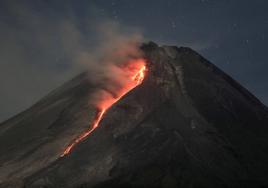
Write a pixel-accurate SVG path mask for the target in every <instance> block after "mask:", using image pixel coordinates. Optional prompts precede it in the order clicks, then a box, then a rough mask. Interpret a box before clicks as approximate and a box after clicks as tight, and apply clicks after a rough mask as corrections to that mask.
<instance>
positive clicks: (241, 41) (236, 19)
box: [0, 0, 268, 122]
mask: <svg viewBox="0 0 268 188" xmlns="http://www.w3.org/2000/svg"><path fill="white" fill-rule="evenodd" d="M23 2H24V3H23ZM267 10H268V1H267V0H256V1H252V0H185V1H180V0H118V1H116V0H95V1H85V0H76V1H67V0H66V1H53V0H51V1H48V0H43V1H40V0H33V1H8V0H7V1H3V0H1V1H0V41H1V42H0V86H1V88H0V122H1V121H3V120H5V119H7V118H9V117H11V116H13V115H15V114H17V113H18V112H20V111H22V110H24V109H26V108H27V107H29V106H31V105H32V104H34V103H35V102H36V101H38V100H39V99H40V98H42V97H43V96H45V95H46V94H47V93H48V92H49V91H51V90H53V89H55V88H56V87H58V86H60V85H61V84H62V83H64V82H66V81H68V80H69V79H70V78H72V77H74V76H75V75H77V74H78V73H79V72H80V71H81V69H80V67H79V66H77V65H76V64H74V63H73V59H74V58H73V57H74V53H75V52H77V51H79V49H82V48H83V49H88V50H91V49H92V46H94V45H95V44H96V43H98V40H97V39H96V36H97V35H98V33H97V32H96V30H94V28H95V27H96V25H98V24H99V23H100V22H105V21H107V20H109V21H112V22H118V24H120V27H121V28H132V29H133V30H137V31H139V32H140V33H143V36H144V40H145V41H149V40H152V41H155V42H157V43H158V44H166V45H176V46H187V47H191V48H192V49H194V50H196V51H197V52H198V53H200V54H201V55H203V56H204V57H205V58H206V59H208V60H209V61H211V62H212V63H213V64H215V65H216V66H218V67H219V68H221V69H222V70H223V71H225V72H226V73H228V74H229V75H231V76H232V77H233V78H234V79H235V80H237V81H238V82H240V83H241V84H242V85H243V86H244V87H246V88H247V89H248V90H249V91H251V92H252V93H253V94H254V95H255V96H257V97H258V98H259V99H260V100H261V101H262V102H263V103H264V104H266V105H267V104H268V74H267V71H268V52H267V43H268V35H267V34H268V11H267ZM102 42H103V41H102Z"/></svg>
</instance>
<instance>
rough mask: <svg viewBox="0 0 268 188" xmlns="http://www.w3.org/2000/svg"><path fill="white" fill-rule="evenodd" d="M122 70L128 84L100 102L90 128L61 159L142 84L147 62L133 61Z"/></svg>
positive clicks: (68, 147)
mask: <svg viewBox="0 0 268 188" xmlns="http://www.w3.org/2000/svg"><path fill="white" fill-rule="evenodd" d="M122 69H123V71H126V72H127V75H128V77H126V78H127V79H129V80H128V81H127V82H126V84H125V85H123V87H122V88H121V89H119V90H118V91H117V93H116V97H113V96H107V97H106V98H104V99H103V100H102V101H100V102H99V103H100V104H99V105H98V109H99V110H98V112H97V114H96V116H95V118H94V121H93V123H92V125H91V126H90V128H89V129H88V130H86V131H85V132H84V133H82V134H81V135H80V136H79V137H77V138H76V139H75V140H74V141H73V142H72V143H70V144H69V145H68V146H67V147H66V148H65V150H64V152H63V153H62V154H61V157H64V156H65V155H67V154H69V153H70V152H71V150H72V149H73V148H74V146H75V145H76V144H78V143H79V142H81V141H82V140H84V139H85V138H86V137H87V136H88V135H89V134H90V133H92V132H93V131H94V130H95V129H96V128H97V127H98V125H99V123H100V121H101V120H102V118H103V115H104V114H105V112H106V111H107V110H108V109H109V108H110V107H111V106H112V105H113V104H114V103H116V102H117V101H118V100H119V99H120V98H122V97H123V96H124V95H125V94H127V93H128V92H129V91H131V90H132V89H134V88H135V87H136V86H138V85H140V84H141V83H142V81H143V79H144V77H145V72H146V65H145V60H144V59H137V60H132V61H130V62H129V63H128V64H127V65H126V67H123V68H122Z"/></svg>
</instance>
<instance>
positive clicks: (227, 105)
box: [0, 42, 268, 188]
mask: <svg viewBox="0 0 268 188" xmlns="http://www.w3.org/2000/svg"><path fill="white" fill-rule="evenodd" d="M141 50H142V51H143V53H144V56H145V58H146V60H147V69H148V70H147V73H146V77H145V79H144V80H143V82H142V84H140V85H139V86H137V87H136V88H134V89H133V90H131V91H130V92H129V93H127V94H126V95H125V96H124V97H122V98H121V99H120V100H119V101H117V102H116V103H115V104H114V105H113V106H112V107H111V108H110V109H109V110H108V111H107V112H106V114H105V116H104V117H103V119H102V120H101V122H100V124H99V126H98V127H97V128H96V129H95V130H94V132H92V133H91V135H89V136H88V137H87V138H86V139H84V140H83V141H82V142H80V143H79V144H77V145H76V147H74V148H73V150H72V152H71V153H70V154H68V155H66V156H64V157H59V156H60V155H61V154H62V152H63V151H64V148H65V147H66V146H67V145H68V144H69V143H70V142H71V141H72V140H74V139H75V138H76V137H77V136H78V135H80V134H81V133H82V132H83V131H85V130H86V129H88V126H89V122H91V121H92V120H93V118H94V115H95V114H96V109H95V108H94V107H93V106H91V105H89V103H88V101H89V100H90V99H89V98H90V95H89V93H92V92H94V90H95V89H96V87H97V86H96V85H94V83H90V81H89V80H88V79H87V76H86V73H83V74H81V75H79V76H77V77H76V78H74V79H73V80H71V81H69V82H67V83H66V84H64V85H63V86H62V87H60V88H58V89H56V90H55V91H53V92H51V93H50V94H49V95H48V96H46V97H45V98H43V99H42V100H40V101H39V102H38V103H36V104H35V105H34V106H32V107H31V108H29V109H28V110H26V111H24V112H22V113H20V114H18V115H17V116H15V117H13V118H11V119H10V120H8V121H6V122H4V123H2V124H1V125H0V187H5V188H6V187H25V188H28V187H31V188H32V187H98V188H102V187H105V188H106V187H132V188H135V187H165V188H169V187H170V188H171V187H183V188H184V187H185V188H188V187H189V188H193V187H211V188H216V187H217V188H218V187H241V188H242V187H243V188H244V187H267V186H268V109H267V107H265V106H264V105H263V104H262V103H261V102H260V101H259V100H258V99H257V98H255V97H254V96H253V95H252V94H250V93H249V92H248V91H247V90H246V89H245V88H243V87H242V86H240V85H239V84H238V83H237V82H236V81H234V80H233V79H232V78H231V77H229V76H228V75H226V74H225V73H223V72H222V71H221V70H219V69H218V68H217V67H215V66H214V65H213V64H211V63H209V62H208V61H207V60H206V59H204V58H203V57H202V56H200V55H199V54H197V53H196V52H194V51H193V50H191V49H190V48H185V47H180V48H178V47H174V46H158V45H156V44H155V43H152V42H150V43H147V44H144V45H142V47H141Z"/></svg>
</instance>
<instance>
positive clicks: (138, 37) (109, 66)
mask: <svg viewBox="0 0 268 188" xmlns="http://www.w3.org/2000/svg"><path fill="white" fill-rule="evenodd" d="M96 31H97V33H99V35H98V37H97V38H98V39H97V41H98V42H97V45H96V46H95V48H94V49H91V50H88V51H81V52H79V53H78V56H77V59H76V62H78V63H79V64H81V65H82V66H83V67H85V68H86V69H87V71H88V78H89V80H90V81H91V82H92V84H93V85H95V86H96V88H97V89H96V92H95V93H93V94H92V100H91V101H90V103H93V104H94V105H96V106H97V107H99V105H100V103H101V102H102V100H104V99H105V100H107V99H108V98H116V97H118V95H119V94H120V90H122V89H124V87H125V86H126V85H131V84H133V82H132V80H130V79H129V77H130V76H129V74H130V72H128V71H127V69H124V68H125V67H126V63H132V62H133V61H135V60H137V59H141V58H142V56H143V54H142V52H141V51H140V48H139V47H140V45H141V43H142V41H143V40H144V38H143V35H142V32H141V31H140V30H138V29H137V28H132V27H125V26H122V25H120V24H119V23H117V22H112V21H104V22H102V23H101V24H99V25H98V26H97V29H96Z"/></svg>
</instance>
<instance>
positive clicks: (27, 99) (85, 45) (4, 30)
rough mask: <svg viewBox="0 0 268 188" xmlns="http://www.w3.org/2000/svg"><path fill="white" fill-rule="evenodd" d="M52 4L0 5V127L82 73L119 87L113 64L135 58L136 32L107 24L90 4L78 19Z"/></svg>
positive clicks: (139, 36) (64, 7)
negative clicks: (1, 123)
mask: <svg viewBox="0 0 268 188" xmlns="http://www.w3.org/2000/svg"><path fill="white" fill-rule="evenodd" d="M51 3H52V4H49V3H47V2H46V1H34V2H32V3H23V2H22V1H1V2H0V18H1V19H0V28H1V29H0V40H1V43H0V62H1V63H0V86H1V87H0V122H2V121H4V120H6V119H8V118H9V117H11V116H13V115H15V114H17V113H19V112H21V111H22V110H24V109H26V108H27V107H29V106H31V105H32V104H34V103H35V102H36V101H38V100H39V99H40V98H42V97H43V96H45V95H46V94H47V93H49V91H51V90H53V89H55V88H57V87H58V86H60V85H62V84H63V83H64V82H66V81H68V80H69V79H71V78H72V77H74V76H76V75H77V74H79V73H80V72H82V71H83V70H85V69H86V70H90V74H89V79H90V80H92V82H96V83H100V85H101V83H102V82H105V81H104V80H105V79H106V80H110V82H115V83H117V84H115V85H117V86H118V85H120V81H121V80H120V79H119V78H120V74H121V72H120V71H118V70H117V69H116V66H114V65H119V64H120V63H122V62H123V61H124V60H125V59H127V58H129V57H130V56H133V58H135V57H137V56H139V52H138V51H137V48H136V47H137V43H138V42H139V41H141V40H142V34H141V32H140V30H139V29H137V28H132V27H128V26H125V25H120V24H119V23H116V22H114V21H109V20H108V19H107V18H106V16H105V15H101V14H100V13H99V12H98V11H97V8H96V7H94V5H92V6H89V8H88V9H89V10H88V11H85V13H86V14H87V15H84V16H83V20H81V16H77V15H76V14H75V13H74V11H73V6H72V3H71V1H66V3H64V4H61V3H58V4H57V2H51ZM53 3H54V4H53ZM78 19H79V20H78ZM118 49H121V50H118ZM122 49H123V50H122ZM120 53H121V54H120ZM116 54H117V55H116ZM119 56H120V58H119ZM110 89H111V90H113V88H104V91H106V90H110Z"/></svg>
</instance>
